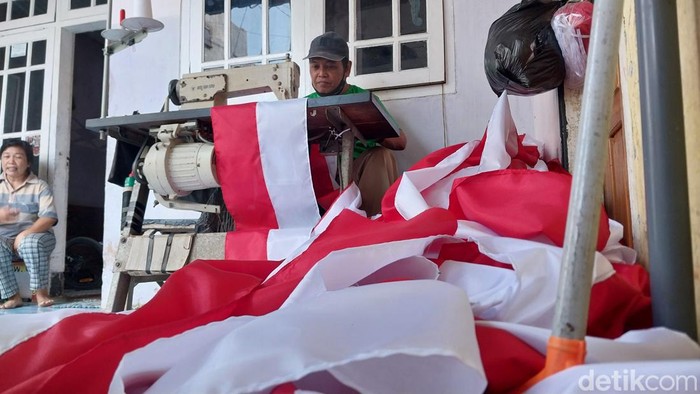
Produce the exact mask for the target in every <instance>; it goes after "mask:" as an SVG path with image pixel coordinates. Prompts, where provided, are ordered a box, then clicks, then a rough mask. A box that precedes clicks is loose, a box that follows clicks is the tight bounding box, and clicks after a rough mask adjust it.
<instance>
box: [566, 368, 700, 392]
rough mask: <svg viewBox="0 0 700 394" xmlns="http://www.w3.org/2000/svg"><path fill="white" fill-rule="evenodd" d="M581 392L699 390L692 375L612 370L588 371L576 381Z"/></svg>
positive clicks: (696, 379)
mask: <svg viewBox="0 0 700 394" xmlns="http://www.w3.org/2000/svg"><path fill="white" fill-rule="evenodd" d="M578 388H579V389H580V390H581V391H589V392H604V391H613V392H615V391H618V392H624V391H649V392H670V393H677V392H697V391H698V389H699V388H700V384H699V383H698V377H697V376H694V375H670V374H667V375H656V374H642V373H637V371H636V370H635V369H623V370H621V371H618V370H614V371H613V372H612V373H605V374H601V373H596V372H595V371H594V370H592V369H589V370H588V374H586V375H583V376H581V377H580V378H579V379H578Z"/></svg>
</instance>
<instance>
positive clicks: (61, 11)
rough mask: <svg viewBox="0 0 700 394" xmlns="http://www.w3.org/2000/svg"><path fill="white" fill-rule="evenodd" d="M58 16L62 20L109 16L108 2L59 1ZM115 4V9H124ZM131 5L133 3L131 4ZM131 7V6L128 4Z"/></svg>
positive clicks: (100, 0)
mask: <svg viewBox="0 0 700 394" xmlns="http://www.w3.org/2000/svg"><path fill="white" fill-rule="evenodd" d="M54 2H55V3H58V7H59V8H58V15H59V19H60V20H65V19H74V18H82V17H88V16H102V17H104V15H106V14H107V0H59V1H54ZM113 3H115V5H114V8H115V9H116V8H117V7H124V5H123V4H122V5H121V6H120V5H119V4H117V2H113ZM129 3H131V2H129ZM128 5H129V6H130V4H128Z"/></svg>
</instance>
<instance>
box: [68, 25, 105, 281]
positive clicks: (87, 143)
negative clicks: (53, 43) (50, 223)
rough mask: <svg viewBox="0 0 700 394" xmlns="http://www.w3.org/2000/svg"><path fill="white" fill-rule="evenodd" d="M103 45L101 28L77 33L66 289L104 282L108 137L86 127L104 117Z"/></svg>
mask: <svg viewBox="0 0 700 394" xmlns="http://www.w3.org/2000/svg"><path fill="white" fill-rule="evenodd" d="M103 46H104V39H103V38H102V37H101V36H100V32H99V31H92V32H86V33H80V34H76V35H75V46H74V48H75V51H74V61H73V95H72V103H71V107H72V111H71V121H70V130H71V138H70V161H69V163H70V165H69V172H68V179H69V182H68V215H67V217H68V220H67V224H66V266H65V271H64V280H65V282H64V292H65V293H70V292H73V291H78V292H81V293H86V292H87V293H91V294H93V293H94V294H99V293H100V289H101V286H102V265H103V264H102V263H103V262H102V238H103V230H104V228H103V218H104V201H105V198H104V197H105V196H104V189H105V187H104V185H105V165H106V164H105V158H106V151H107V142H106V141H104V140H101V139H100V138H99V134H97V133H94V132H92V131H90V130H87V129H86V128H85V121H86V120H87V119H94V118H99V117H100V109H101V96H102V70H103V66H104V63H103V59H104V58H103V54H102V48H103Z"/></svg>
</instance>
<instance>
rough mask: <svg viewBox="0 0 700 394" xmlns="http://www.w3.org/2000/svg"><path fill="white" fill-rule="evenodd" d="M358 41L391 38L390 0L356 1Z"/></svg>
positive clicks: (356, 33)
mask: <svg viewBox="0 0 700 394" xmlns="http://www.w3.org/2000/svg"><path fill="white" fill-rule="evenodd" d="M356 4H357V31H356V32H355V35H356V36H357V39H358V40H369V39H371V38H380V37H391V0H357V3H356Z"/></svg>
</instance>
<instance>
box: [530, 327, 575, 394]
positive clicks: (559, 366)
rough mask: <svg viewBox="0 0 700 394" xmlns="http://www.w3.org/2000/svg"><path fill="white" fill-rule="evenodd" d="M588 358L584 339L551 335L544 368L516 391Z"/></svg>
mask: <svg viewBox="0 0 700 394" xmlns="http://www.w3.org/2000/svg"><path fill="white" fill-rule="evenodd" d="M585 359H586V341H585V340H582V339H568V338H559V337H554V336H552V337H549V341H548V342H547V358H546V359H545V363H544V369H543V370H542V371H540V372H539V373H538V374H537V375H535V376H533V377H532V378H531V379H530V380H528V381H527V382H526V383H525V384H524V385H523V386H521V387H519V388H518V389H517V390H516V392H517V393H522V392H525V391H526V390H528V389H529V388H530V387H532V386H534V385H535V384H537V383H539V382H540V381H542V380H544V379H546V378H548V377H550V376H552V375H554V374H555V373H557V372H561V371H563V370H565V369H567V368H569V367H573V366H576V365H581V364H583V362H584V360H585Z"/></svg>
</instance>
